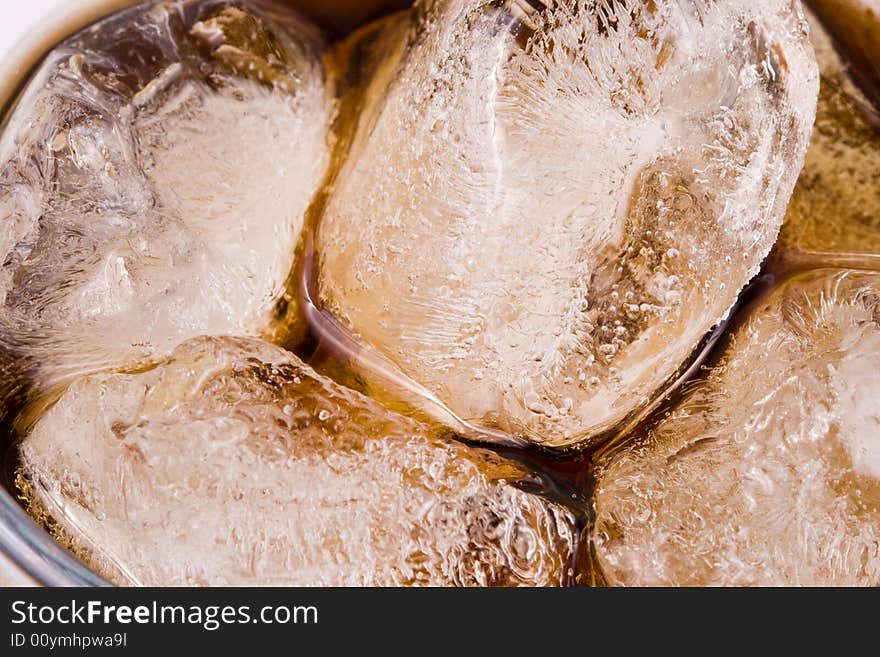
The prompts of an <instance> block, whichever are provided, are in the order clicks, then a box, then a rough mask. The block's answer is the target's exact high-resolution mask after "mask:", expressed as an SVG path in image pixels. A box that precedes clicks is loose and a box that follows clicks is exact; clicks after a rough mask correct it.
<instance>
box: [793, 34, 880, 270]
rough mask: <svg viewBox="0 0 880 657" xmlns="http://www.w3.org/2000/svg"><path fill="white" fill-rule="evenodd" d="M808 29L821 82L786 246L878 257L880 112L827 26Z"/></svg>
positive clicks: (879, 235) (796, 190)
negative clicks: (856, 79) (857, 82)
mask: <svg viewBox="0 0 880 657" xmlns="http://www.w3.org/2000/svg"><path fill="white" fill-rule="evenodd" d="M810 27H811V40H812V42H813V44H814V46H815V49H816V56H817V59H818V61H819V66H820V69H821V73H822V85H821V90H820V93H819V105H818V109H817V113H816V125H815V128H814V130H813V137H812V143H811V145H810V149H809V151H808V152H807V157H806V161H805V163H804V169H803V171H802V172H801V176H800V179H799V180H798V184H797V187H796V188H795V192H794V195H793V196H792V199H791V205H790V206H789V210H788V214H787V216H786V220H785V225H784V227H783V230H782V235H781V246H782V247H784V248H786V249H793V250H798V251H807V252H825V253H838V254H840V253H850V254H859V253H863V254H875V255H880V112H878V111H877V109H876V108H875V107H874V106H873V105H872V104H871V102H870V100H869V99H867V98H866V97H865V96H864V95H863V94H862V93H861V92H860V90H859V89H858V88H857V87H856V85H855V84H854V82H853V79H852V75H853V70H852V69H851V68H850V67H849V66H848V65H847V64H846V63H845V62H844V60H843V59H842V58H841V56H840V55H839V54H838V52H837V51H836V50H835V47H834V45H833V42H832V39H831V37H830V36H829V35H828V33H827V32H826V31H825V29H824V28H823V27H822V25H821V24H820V23H819V22H818V21H815V20H813V21H811V24H810ZM878 48H880V46H878Z"/></svg>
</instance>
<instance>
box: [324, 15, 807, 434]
mask: <svg viewBox="0 0 880 657" xmlns="http://www.w3.org/2000/svg"><path fill="white" fill-rule="evenodd" d="M542 4H544V5H548V7H544V8H541V9H540V10H536V9H534V8H533V6H540V5H542ZM414 15H415V16H417V19H416V22H415V23H414V24H413V25H412V26H411V28H410V29H409V30H408V31H407V32H406V33H405V36H404V40H403V41H402V42H401V43H400V44H399V46H400V47H398V48H397V50H396V51H395V49H394V48H391V49H390V50H391V52H392V53H394V54H393V56H392V64H393V65H390V66H386V67H384V69H382V70H381V71H380V72H379V74H378V75H377V76H376V78H375V80H374V83H373V89H372V90H371V91H370V93H369V94H368V96H369V97H370V98H372V99H374V103H373V105H372V107H371V108H370V107H368V108H367V109H366V110H365V111H364V112H363V113H362V116H361V120H360V127H359V131H358V135H357V136H356V138H355V140H354V142H353V146H352V149H351V154H350V157H349V159H348V161H347V163H346V165H345V168H344V169H343V170H342V172H341V173H340V175H339V177H338V180H337V182H336V185H335V192H334V193H333V194H332V195H331V197H330V199H329V202H328V205H327V208H326V211H325V213H324V215H323V218H322V222H321V225H320V228H319V233H318V236H317V255H318V259H319V262H318V273H317V302H318V305H319V306H322V307H323V308H322V309H323V310H324V311H325V312H327V311H329V312H330V313H332V315H333V316H335V318H336V320H338V322H339V323H340V324H341V325H342V327H343V328H347V329H348V330H349V331H350V332H351V333H353V334H354V338H355V341H356V342H358V343H359V344H360V349H361V351H360V352H359V353H358V354H357V355H356V359H355V365H356V366H358V367H360V368H361V369H362V370H363V372H364V374H365V375H366V376H367V378H369V379H371V380H372V381H374V382H377V383H378V385H376V386H375V387H376V390H380V389H381V388H383V387H393V388H394V389H395V390H399V389H409V390H410V391H413V390H417V391H418V395H420V396H417V397H416V398H415V399H416V401H415V404H416V405H417V406H420V407H421V410H423V411H426V412H428V413H429V414H431V415H433V416H434V417H435V418H437V419H441V420H443V421H449V422H451V423H452V424H453V425H455V426H456V428H458V429H459V430H464V431H465V432H468V431H470V430H473V429H474V426H476V427H479V428H480V429H489V430H496V429H501V430H502V431H506V432H510V433H512V434H516V435H517V436H520V437H526V438H528V439H530V440H533V441H536V442H540V443H544V444H547V445H553V446H558V445H567V444H572V443H576V442H583V441H588V440H589V439H590V438H591V437H593V436H595V435H596V434H597V433H599V432H601V431H603V430H606V429H609V428H611V427H612V426H614V425H615V424H616V423H618V422H620V421H621V420H622V419H624V418H625V417H627V416H628V415H629V414H630V413H632V412H633V411H634V410H635V409H637V408H639V407H640V406H642V405H644V404H645V403H646V402H647V401H648V400H649V399H650V398H651V397H652V395H654V394H655V393H656V392H657V390H658V389H659V388H661V387H662V386H663V384H664V382H666V381H668V380H670V378H671V377H673V376H674V375H675V373H676V371H677V370H678V369H679V368H680V367H681V365H682V364H683V362H684V361H686V359H687V358H688V356H689V354H690V353H691V352H692V350H693V349H694V348H695V346H696V345H697V344H698V343H699V341H700V339H701V337H702V336H703V335H704V334H705V333H706V332H707V330H709V329H710V328H711V327H712V326H713V325H714V324H716V323H717V322H718V321H719V320H720V319H721V318H723V317H724V315H725V314H726V313H727V311H728V309H729V308H730V307H731V305H732V304H733V302H734V300H735V299H736V296H737V294H738V292H739V291H740V289H741V288H742V287H743V285H744V284H745V283H746V282H747V281H748V280H749V279H750V278H751V277H752V276H753V275H754V274H755V273H756V272H757V271H758V268H759V266H760V263H761V261H762V259H763V258H764V256H765V255H766V254H767V252H768V250H769V249H770V246H771V245H772V243H773V241H774V239H775V238H776V235H777V232H778V230H779V226H780V223H781V220H782V214H783V212H784V210H785V206H786V204H787V202H788V199H789V196H790V194H791V190H792V187H793V186H794V183H795V179H796V177H797V173H798V171H799V170H800V167H801V164H802V161H803V155H804V152H805V150H806V147H807V142H808V137H809V133H810V127H811V125H812V122H813V115H814V110H815V101H816V94H817V86H818V76H817V72H816V66H815V62H814V58H813V54H812V51H811V48H810V45H809V42H808V38H807V29H806V24H805V21H804V18H803V16H802V14H801V13H800V8H799V4H798V3H792V2H789V1H788V0H785V1H783V0H770V1H766V0H761V1H757V0H749V1H745V2H744V1H742V0H736V1H735V2H734V1H731V0H720V1H716V2H712V3H702V2H701V3H683V2H673V1H671V0H663V1H658V2H649V3H646V2H641V1H638V2H636V1H634V0H632V1H620V2H611V3H598V2H587V1H583V0H578V1H575V0H565V1H562V2H553V3H549V2H548V3H534V2H533V3H523V2H513V1H510V2H501V3H486V2H482V1H481V0H437V1H435V2H432V1H425V2H419V3H417V6H416V12H415V14H414ZM312 317H313V318H314V319H315V320H316V321H315V322H314V323H315V326H316V330H317V331H318V332H320V333H324V334H329V335H330V337H331V338H334V339H335V338H336V337H337V336H338V332H337V330H336V328H337V327H334V326H332V320H328V319H327V317H326V314H320V313H313V314H312ZM343 341H344V340H343ZM389 383H391V384H392V386H389ZM377 394H378V392H377ZM407 401H409V402H410V403H412V399H408V400H407ZM458 420H463V423H461V422H458Z"/></svg>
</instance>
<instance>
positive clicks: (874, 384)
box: [595, 270, 880, 586]
mask: <svg viewBox="0 0 880 657" xmlns="http://www.w3.org/2000/svg"><path fill="white" fill-rule="evenodd" d="M878 371H880V273H862V272H856V271H840V270H818V271H813V272H810V273H806V274H800V275H798V276H795V277H794V278H793V279H791V280H789V281H787V282H785V283H784V284H783V285H782V286H781V287H780V288H778V289H777V290H776V291H775V292H773V294H772V295H771V296H770V297H769V298H767V299H765V300H763V301H762V302H761V303H760V305H759V306H758V307H757V308H756V309H755V310H754V312H753V313H752V314H751V315H750V316H749V318H748V321H747V324H746V325H744V326H743V327H742V328H740V329H739V330H738V331H736V332H735V334H734V335H733V336H732V338H731V342H730V345H729V347H728V348H727V350H726V351H725V352H724V354H723V356H722V357H721V361H720V363H719V364H718V365H717V366H716V367H715V368H714V369H713V370H712V371H711V373H710V374H709V376H708V379H707V380H706V381H705V382H703V383H700V384H699V385H697V386H696V387H695V388H694V389H693V390H692V391H691V392H690V393H689V394H688V395H687V396H686V398H685V399H684V400H683V401H682V402H681V403H679V404H678V405H677V406H676V407H675V408H674V409H673V410H672V411H671V412H670V413H669V414H668V416H667V417H665V418H664V419H663V420H662V421H661V422H660V423H659V425H658V426H657V427H656V428H655V429H654V430H652V431H650V433H649V434H648V435H647V437H646V438H644V439H642V440H640V441H637V442H635V443H634V444H631V445H625V446H623V447H621V448H618V449H617V450H611V452H612V453H610V454H609V455H607V456H605V457H603V458H600V469H599V474H598V484H597V488H596V494H595V505H596V526H595V550H596V554H597V558H598V563H599V565H600V567H601V569H602V572H603V574H604V576H605V578H606V579H607V580H608V581H609V582H610V583H612V584H628V585H808V586H829V585H846V586H852V585H876V584H878V583H880V379H878V377H877V372H878Z"/></svg>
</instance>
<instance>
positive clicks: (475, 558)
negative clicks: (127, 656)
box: [20, 338, 577, 585]
mask: <svg viewBox="0 0 880 657" xmlns="http://www.w3.org/2000/svg"><path fill="white" fill-rule="evenodd" d="M21 464H22V465H21V472H22V478H21V480H20V481H21V482H26V483H23V484H22V485H23V487H24V488H25V489H26V490H27V491H28V492H29V496H30V502H31V506H32V509H31V510H32V512H34V513H36V514H37V515H38V517H42V518H43V519H44V520H46V519H47V518H48V519H49V524H50V525H52V526H54V528H55V531H56V533H57V534H58V535H59V536H60V537H61V538H62V540H63V541H64V542H65V543H67V544H68V545H70V546H71V547H72V548H73V549H74V551H75V552H76V553H77V554H79V555H80V556H82V557H83V558H84V559H85V561H86V562H87V563H89V564H91V565H92V566H93V567H95V568H96V569H97V570H98V572H100V573H101V574H104V575H105V576H108V577H110V578H111V579H112V580H114V581H116V582H120V583H126V584H135V583H136V584H146V585H190V584H208V585H247V584H251V585H258V584H259V585H401V584H430V585H448V584H465V585H467V584H480V585H489V584H503V585H515V584H560V583H563V582H565V581H567V580H568V579H569V577H570V576H571V573H570V568H571V565H572V559H573V555H574V551H575V547H576V545H577V532H576V529H575V521H574V518H573V516H572V514H571V513H570V512H568V511H566V510H564V509H563V508H562V507H558V506H556V505H554V504H552V503H549V502H547V501H544V500H543V499H542V498H539V497H537V496H533V495H531V494H527V493H525V492H523V491H521V490H519V489H518V488H517V487H516V486H515V484H516V483H517V482H518V480H519V479H521V478H522V477H523V476H524V474H525V473H524V470H523V469H522V468H521V467H520V466H517V465H515V464H513V463H509V462H507V461H505V460H503V459H501V458H500V457H498V456H495V455H493V454H491V453H489V452H485V451H482V450H478V449H471V448H468V447H465V446H463V445H461V444H458V443H455V442H448V441H445V440H442V439H440V438H437V437H432V436H431V435H430V434H428V433H427V432H426V428H425V427H424V426H423V425H420V424H418V423H417V422H415V421H413V420H409V419H405V418H403V417H400V416H397V415H395V414H393V413H390V412H389V411H387V410H385V409H384V408H383V407H382V406H380V405H379V404H377V403H376V402H374V401H372V400H370V399H368V398H366V397H363V396H362V395H359V394H358V393H355V392H352V391H350V390H347V389H345V388H342V387H340V386H338V385H336V384H334V383H333V382H331V381H330V380H329V379H326V378H324V377H321V376H319V375H317V374H315V373H314V372H313V371H312V370H311V369H310V368H309V367H308V366H306V365H304V364H303V363H302V362H301V361H299V360H298V359H297V358H296V357H295V356H293V355H292V354H290V353H289V352H286V351H284V350H282V349H279V348H277V347H274V346H271V345H269V344H267V343H264V342H261V341H257V340H252V339H235V338H202V339H196V340H193V341H190V342H187V343H185V344H183V345H182V346H180V347H179V348H178V349H177V350H175V351H174V352H173V354H172V356H171V357H170V358H169V359H168V360H167V361H165V362H163V363H161V364H159V365H158V366H156V367H155V368H154V369H151V370H149V371H146V372H142V373H137V374H121V373H117V374H96V375H93V376H91V377H86V378H84V379H79V380H78V381H76V382H74V383H73V384H72V385H71V386H70V387H69V388H68V390H67V392H66V393H65V394H64V395H63V396H62V397H61V398H60V399H59V400H58V402H57V403H56V404H55V405H54V406H53V407H52V408H51V409H50V410H49V411H48V412H47V413H46V414H45V415H44V416H42V417H41V418H40V419H39V420H38V421H37V422H36V424H35V426H34V427H33V429H32V430H31V431H30V433H29V435H27V437H26V438H25V439H24V441H23V443H22V445H21Z"/></svg>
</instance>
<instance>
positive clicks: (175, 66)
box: [0, 0, 332, 383]
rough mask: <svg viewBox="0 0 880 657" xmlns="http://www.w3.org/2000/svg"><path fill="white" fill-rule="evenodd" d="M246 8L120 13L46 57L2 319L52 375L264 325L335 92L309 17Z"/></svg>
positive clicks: (3, 180)
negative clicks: (274, 16)
mask: <svg viewBox="0 0 880 657" xmlns="http://www.w3.org/2000/svg"><path fill="white" fill-rule="evenodd" d="M242 7H246V5H242ZM242 7H239V6H237V3H228V2H217V1H210V0H208V1H199V2H196V1H192V0H188V1H185V2H173V3H172V2H167V3H158V4H153V3H148V4H145V5H143V6H140V7H138V8H135V9H132V10H130V11H127V12H124V13H121V14H117V15H114V16H113V17H111V18H109V19H107V20H105V21H103V22H101V23H98V24H97V25H95V26H93V27H91V28H89V29H87V30H85V31H83V32H81V33H79V34H78V35H75V36H74V37H72V38H71V39H69V40H67V41H65V42H64V43H62V44H61V45H60V46H58V47H57V48H56V49H55V50H53V51H52V53H51V54H50V55H49V56H48V58H47V59H46V61H45V62H44V63H43V65H42V66H41V68H40V69H39V71H38V72H37V73H36V74H35V76H34V78H33V79H32V81H31V82H30V84H29V85H28V87H27V89H26V90H25V92H24V94H23V96H22V98H21V99H20V100H19V102H18V105H17V107H16V108H15V110H14V111H13V113H12V115H11V117H10V119H9V122H8V125H7V126H6V128H5V131H4V133H3V135H2V138H0V262H2V265H0V325H2V329H3V334H4V338H5V339H6V340H7V342H8V343H9V346H10V348H12V349H13V350H14V351H15V352H17V353H19V354H22V355H25V356H30V357H32V359H33V362H34V365H35V367H38V368H39V374H38V378H39V379H41V380H42V381H46V382H49V383H51V382H53V381H55V380H57V379H58V378H59V377H65V376H72V375H75V374H76V373H78V372H82V371H90V370H94V369H98V368H101V367H106V366H110V365H119V364H120V363H128V362H132V361H136V360H139V359H142V358H149V357H152V356H161V355H162V354H164V353H167V352H168V351H170V349H172V348H173V347H174V346H176V345H177V344H178V343H179V342H180V341H181V340H183V339H186V338H189V337H194V336H196V335H201V334H205V333H221V334H222V333H237V334H256V333H262V332H268V331H270V327H269V324H270V319H271V318H272V315H273V312H274V304H275V301H276V300H278V299H279V298H280V297H281V295H282V294H283V293H284V292H285V281H286V279H287V277H288V275H289V273H290V270H291V265H292V261H293V258H294V251H295V247H296V244H297V241H298V239H299V234H300V229H301V227H302V225H303V216H304V213H305V211H306V208H307V206H308V205H309V202H310V199H311V197H312V195H313V193H314V191H315V189H316V188H317V187H318V185H319V183H320V181H321V179H322V177H323V175H324V170H325V167H326V165H327V162H328V143H327V140H328V137H327V133H328V126H329V122H330V120H331V113H332V112H331V110H332V102H331V101H330V100H329V96H328V90H327V89H326V85H325V79H324V78H325V74H324V71H323V67H322V64H321V60H320V57H319V53H318V50H317V48H318V42H317V40H316V38H315V37H314V36H313V35H312V34H311V33H310V31H309V30H310V29H311V28H309V27H308V26H306V25H303V26H301V27H297V26H296V25H297V24H296V21H295V20H294V19H293V18H291V19H290V25H282V24H280V23H278V22H275V21H273V20H270V19H268V18H266V17H264V16H262V15H261V14H260V13H259V12H257V11H256V10H252V9H248V8H242ZM291 312H293V311H291ZM294 324H295V323H294ZM292 330H294V331H295V330H297V329H296V327H295V326H294V328H293V329H292Z"/></svg>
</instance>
